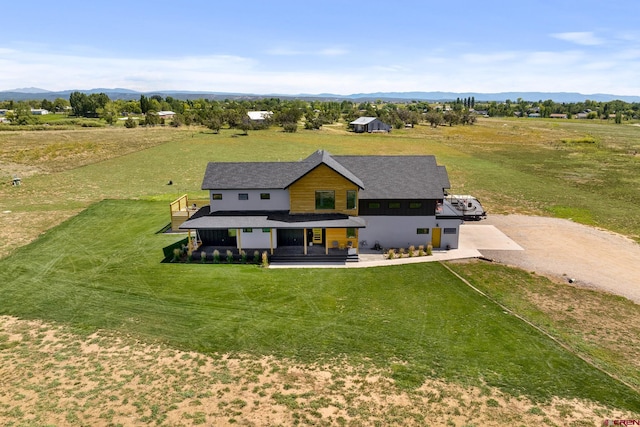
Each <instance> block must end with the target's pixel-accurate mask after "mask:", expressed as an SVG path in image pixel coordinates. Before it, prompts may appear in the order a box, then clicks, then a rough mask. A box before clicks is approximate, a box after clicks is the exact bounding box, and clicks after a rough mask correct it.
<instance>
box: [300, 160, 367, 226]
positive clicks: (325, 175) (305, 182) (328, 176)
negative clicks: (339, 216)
mask: <svg viewBox="0 0 640 427" xmlns="http://www.w3.org/2000/svg"><path fill="white" fill-rule="evenodd" d="M316 190H333V191H335V196H336V205H335V209H322V210H316ZM347 190H355V191H356V208H355V209H347ZM357 194H358V186H357V185H355V184H354V183H352V182H351V181H349V180H348V179H346V178H344V177H343V176H342V175H340V174H339V173H337V172H335V171H334V170H333V169H331V168H329V167H327V166H326V165H320V166H318V167H317V168H315V169H314V170H312V171H311V172H309V173H308V174H307V175H305V176H304V177H303V178H301V179H300V180H298V181H297V182H296V183H294V184H293V185H291V187H289V198H290V200H291V209H290V211H291V213H323V212H338V213H344V214H347V215H353V216H357V215H358V203H357Z"/></svg>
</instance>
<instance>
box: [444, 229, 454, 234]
mask: <svg viewBox="0 0 640 427" xmlns="http://www.w3.org/2000/svg"><path fill="white" fill-rule="evenodd" d="M442 232H443V233H444V234H456V229H455V228H445V229H444V230H442Z"/></svg>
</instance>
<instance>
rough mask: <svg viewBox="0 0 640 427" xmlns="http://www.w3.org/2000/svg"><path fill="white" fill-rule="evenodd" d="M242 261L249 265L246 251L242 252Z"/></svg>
mask: <svg viewBox="0 0 640 427" xmlns="http://www.w3.org/2000/svg"><path fill="white" fill-rule="evenodd" d="M240 261H242V263H243V264H246V263H247V253H246V252H245V251H240Z"/></svg>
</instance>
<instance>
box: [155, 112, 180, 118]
mask: <svg viewBox="0 0 640 427" xmlns="http://www.w3.org/2000/svg"><path fill="white" fill-rule="evenodd" d="M175 115H176V113H174V112H173V111H158V118H160V119H164V120H173V117H174V116H175Z"/></svg>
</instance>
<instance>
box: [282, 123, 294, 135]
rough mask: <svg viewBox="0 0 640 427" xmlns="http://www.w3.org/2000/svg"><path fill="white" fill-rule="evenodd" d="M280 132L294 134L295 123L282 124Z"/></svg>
mask: <svg viewBox="0 0 640 427" xmlns="http://www.w3.org/2000/svg"><path fill="white" fill-rule="evenodd" d="M282 130H283V131H285V132H288V133H294V132H297V131H298V124H297V123H284V124H283V125H282Z"/></svg>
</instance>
